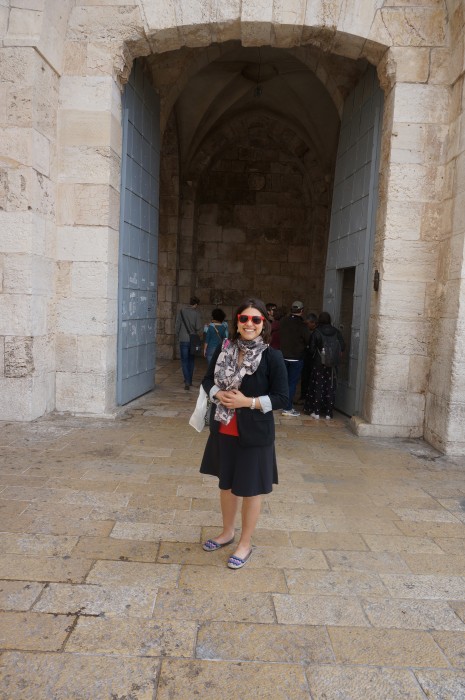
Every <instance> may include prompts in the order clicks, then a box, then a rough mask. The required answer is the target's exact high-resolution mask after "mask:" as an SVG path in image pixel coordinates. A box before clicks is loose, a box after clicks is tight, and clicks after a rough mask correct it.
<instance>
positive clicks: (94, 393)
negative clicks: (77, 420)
mask: <svg viewBox="0 0 465 700" xmlns="http://www.w3.org/2000/svg"><path fill="white" fill-rule="evenodd" d="M106 408H107V406H106V381H105V375H103V374H97V373H90V372H57V375H56V410H57V411H71V412H72V413H90V414H102V413H105V411H106Z"/></svg>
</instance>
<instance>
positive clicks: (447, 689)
mask: <svg viewBox="0 0 465 700" xmlns="http://www.w3.org/2000/svg"><path fill="white" fill-rule="evenodd" d="M415 676H416V677H417V679H418V682H419V683H420V686H421V688H422V689H423V691H424V692H425V693H426V694H427V695H430V697H432V698H438V700H442V699H443V698H444V700H455V698H460V697H461V696H462V695H463V694H464V693H465V673H463V672H462V673H460V672H454V671H426V670H425V671H423V670H419V671H416V672H415Z"/></svg>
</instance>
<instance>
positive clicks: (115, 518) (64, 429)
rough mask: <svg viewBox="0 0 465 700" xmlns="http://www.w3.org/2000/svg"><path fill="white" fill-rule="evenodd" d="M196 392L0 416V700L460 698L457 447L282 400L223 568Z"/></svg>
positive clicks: (462, 600)
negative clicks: (388, 432) (256, 510)
mask: <svg viewBox="0 0 465 700" xmlns="http://www.w3.org/2000/svg"><path fill="white" fill-rule="evenodd" d="M201 370H202V366H201V365H199V367H198V370H197V381H196V386H197V387H198V381H199V379H200V377H201ZM196 395H197V391H196V389H194V390H193V391H191V392H189V393H188V392H186V391H184V388H183V383H182V378H181V373H180V370H179V366H178V363H173V362H166V363H161V365H160V367H159V369H158V372H157V388H156V390H155V391H154V392H152V393H150V394H148V395H146V396H144V397H142V398H141V399H139V400H138V401H136V402H134V403H133V404H131V405H130V406H128V407H126V409H123V410H122V411H121V413H120V414H119V415H118V416H117V417H116V419H100V418H98V419H90V418H78V417H71V416H52V417H48V418H45V419H42V420H38V421H36V422H34V423H32V424H11V423H4V424H1V425H0V445H1V458H0V460H1V462H0V463H1V470H0V519H1V531H2V535H1V540H0V578H1V581H0V610H1V613H0V640H1V643H0V646H1V652H0V653H1V657H0V663H1V666H0V698H1V700H29V699H31V700H42V699H44V700H45V699H46V700H71V699H72V700H74V699H79V700H80V699H81V698H82V699H83V700H84V699H85V700H104V699H105V700H154V699H156V700H179V699H184V698H185V699H186V700H190V699H191V698H192V699H194V698H202V700H230V699H231V700H233V699H234V700H237V699H239V700H244V699H248V698H254V700H259V699H262V698H267V699H270V700H284V699H286V700H301V699H304V698H311V699H312V700H361V699H363V700H387V699H389V700H400V699H409V700H425V698H428V699H429V700H463V699H465V547H464V544H465V460H452V459H446V458H445V457H442V456H440V455H438V453H436V452H434V450H432V449H431V448H429V447H428V445H426V444H425V443H423V442H421V441H413V440H411V441H377V440H374V439H363V438H359V437H356V436H354V435H353V434H352V433H351V432H350V431H349V430H348V427H347V419H345V418H344V417H343V416H339V417H337V418H336V419H335V420H334V421H331V422H330V421H325V420H320V421H314V420H313V419H311V418H307V417H306V416H303V417H302V418H284V417H281V415H280V413H277V414H276V422H277V434H278V440H277V449H278V458H279V471H280V484H279V486H278V487H276V489H275V491H274V492H273V494H272V495H270V496H269V497H266V498H265V501H264V508H263V514H262V517H261V520H260V526H259V529H258V530H257V532H256V537H255V551H254V553H253V556H252V558H251V560H250V562H249V563H248V565H247V566H246V567H245V568H244V569H241V570H240V571H231V570H230V569H228V568H227V567H226V560H227V558H228V556H229V554H230V553H231V552H232V551H234V550H233V546H231V547H228V548H225V549H224V550H220V551H218V552H213V553H206V552H204V551H203V550H202V548H201V547H200V543H201V542H202V541H203V539H205V538H207V537H211V536H213V535H215V534H217V533H218V527H219V526H220V524H221V516H220V511H219V503H218V487H217V481H216V480H215V479H213V478H211V477H202V476H201V475H200V474H199V472H198V466H199V462H200V458H201V455H202V451H203V446H204V443H205V440H206V437H207V433H206V431H204V432H203V433H202V434H200V435H198V434H197V433H196V432H195V431H194V430H193V429H192V428H190V427H189V426H188V424H187V421H188V417H189V415H190V413H191V412H192V410H193V407H194V404H195V400H196ZM238 525H239V522H238Z"/></svg>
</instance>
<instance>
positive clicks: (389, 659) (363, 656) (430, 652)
mask: <svg viewBox="0 0 465 700" xmlns="http://www.w3.org/2000/svg"><path fill="white" fill-rule="evenodd" d="M328 633H329V636H330V639H331V644H332V646H333V649H334V653H335V656H336V660H337V661H338V662H339V663H349V664H350V663H356V664H364V665H374V666H407V667H408V666H416V667H422V666H423V667H431V666H436V667H439V668H440V667H447V666H448V663H447V660H446V659H445V657H444V656H443V654H442V652H441V650H440V649H439V647H438V646H437V645H436V643H435V642H434V640H433V638H432V637H431V635H430V634H428V633H427V632H414V631H410V630H386V629H383V630H373V629H349V628H338V627H331V628H330V629H329V630H328Z"/></svg>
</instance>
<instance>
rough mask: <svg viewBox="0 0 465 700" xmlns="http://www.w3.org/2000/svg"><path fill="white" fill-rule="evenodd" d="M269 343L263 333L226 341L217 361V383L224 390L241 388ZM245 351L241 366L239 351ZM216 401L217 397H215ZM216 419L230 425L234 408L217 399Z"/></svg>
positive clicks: (255, 367)
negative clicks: (253, 337) (252, 338)
mask: <svg viewBox="0 0 465 700" xmlns="http://www.w3.org/2000/svg"><path fill="white" fill-rule="evenodd" d="M267 347H268V345H267V344H266V343H264V342H263V338H262V336H261V335H259V336H258V338H255V340H242V338H238V340H237V341H236V342H229V341H224V342H223V346H222V348H221V352H220V354H219V356H218V359H217V361H216V367H215V384H216V386H219V388H220V389H221V390H222V391H230V390H231V389H239V388H240V386H241V384H242V380H243V378H244V377H245V375H246V374H253V373H254V372H255V371H256V370H257V368H258V365H259V364H260V360H261V359H262V353H263V351H264V350H266V348H267ZM240 350H242V351H243V352H244V359H243V360H242V364H241V366H240V367H239V351H240ZM213 400H214V401H215V399H213ZM215 403H216V411H215V420H217V421H220V423H223V425H228V423H229V422H230V421H231V419H232V417H233V415H234V409H233V408H231V409H230V408H226V407H225V406H223V404H221V403H220V402H219V401H215Z"/></svg>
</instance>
